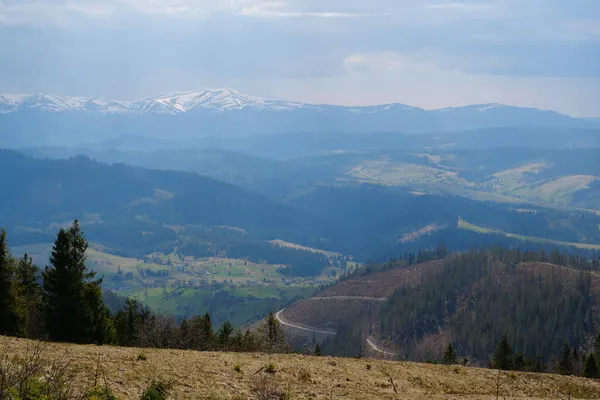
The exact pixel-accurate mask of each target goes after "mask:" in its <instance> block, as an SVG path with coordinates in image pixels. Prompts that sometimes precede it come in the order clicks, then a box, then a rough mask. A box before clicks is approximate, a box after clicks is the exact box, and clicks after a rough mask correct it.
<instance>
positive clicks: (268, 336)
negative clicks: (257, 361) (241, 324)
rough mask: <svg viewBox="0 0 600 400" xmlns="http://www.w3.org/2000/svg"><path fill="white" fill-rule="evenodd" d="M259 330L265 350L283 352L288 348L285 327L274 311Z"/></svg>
mask: <svg viewBox="0 0 600 400" xmlns="http://www.w3.org/2000/svg"><path fill="white" fill-rule="evenodd" d="M258 331H259V338H260V340H261V342H262V347H263V350H264V351H266V352H268V353H281V352H284V351H285V350H286V343H285V335H284V333H283V328H282V327H281V323H279V321H278V320H277V318H275V315H274V314H273V313H272V312H270V313H269V315H268V316H267V317H266V318H265V320H264V322H263V323H262V325H261V326H260V328H259V329H258Z"/></svg>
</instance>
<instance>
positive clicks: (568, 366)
mask: <svg viewBox="0 0 600 400" xmlns="http://www.w3.org/2000/svg"><path fill="white" fill-rule="evenodd" d="M558 373H560V374H561V375H572V374H573V354H572V353H571V349H570V348H569V343H568V342H567V341H566V340H565V343H564V344H563V347H562V351H561V352H560V359H559V361H558Z"/></svg>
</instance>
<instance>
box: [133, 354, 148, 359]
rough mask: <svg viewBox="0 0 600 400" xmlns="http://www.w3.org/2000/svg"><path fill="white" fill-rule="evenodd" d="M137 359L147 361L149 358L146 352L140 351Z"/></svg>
mask: <svg viewBox="0 0 600 400" xmlns="http://www.w3.org/2000/svg"><path fill="white" fill-rule="evenodd" d="M135 359H136V360H137V361H146V360H147V359H148V357H146V355H145V354H144V353H140V354H138V355H137V357H136V358H135Z"/></svg>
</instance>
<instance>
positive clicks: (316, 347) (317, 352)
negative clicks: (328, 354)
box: [315, 343, 322, 357]
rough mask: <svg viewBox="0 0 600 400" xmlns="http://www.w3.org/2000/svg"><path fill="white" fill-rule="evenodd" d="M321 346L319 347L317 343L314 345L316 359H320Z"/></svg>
mask: <svg viewBox="0 0 600 400" xmlns="http://www.w3.org/2000/svg"><path fill="white" fill-rule="evenodd" d="M321 354H322V352H321V345H319V344H318V343H317V344H316V345H315V356H317V357H321Z"/></svg>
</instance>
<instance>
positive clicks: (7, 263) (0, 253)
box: [0, 229, 22, 335]
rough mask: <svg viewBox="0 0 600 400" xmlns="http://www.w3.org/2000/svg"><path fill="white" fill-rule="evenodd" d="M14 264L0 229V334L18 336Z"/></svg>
mask: <svg viewBox="0 0 600 400" xmlns="http://www.w3.org/2000/svg"><path fill="white" fill-rule="evenodd" d="M13 264H14V262H13V259H12V256H11V254H10V251H9V250H8V244H7V242H6V231H5V230H4V229H0V334H2V335H18V334H19V333H22V332H21V327H20V324H19V314H18V309H17V307H18V306H17V297H16V293H15V288H14V285H13V280H14V265H13Z"/></svg>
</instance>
